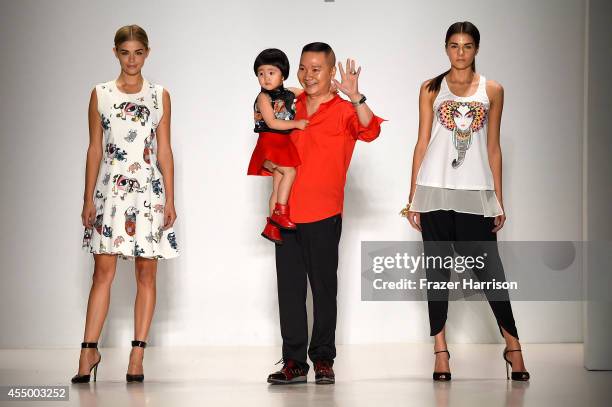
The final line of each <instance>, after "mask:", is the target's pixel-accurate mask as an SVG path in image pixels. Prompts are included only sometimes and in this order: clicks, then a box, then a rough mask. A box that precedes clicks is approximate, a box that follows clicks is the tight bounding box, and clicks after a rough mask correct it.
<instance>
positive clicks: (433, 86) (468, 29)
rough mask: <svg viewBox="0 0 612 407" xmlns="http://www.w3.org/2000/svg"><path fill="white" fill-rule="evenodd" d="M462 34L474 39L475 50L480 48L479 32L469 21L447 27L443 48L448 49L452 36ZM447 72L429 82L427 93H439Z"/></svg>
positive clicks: (473, 66)
mask: <svg viewBox="0 0 612 407" xmlns="http://www.w3.org/2000/svg"><path fill="white" fill-rule="evenodd" d="M463 33H465V34H467V35H469V36H471V37H472V38H473V39H474V44H475V45H476V49H478V47H479V46H480V32H479V31H478V28H476V26H475V25H474V24H472V23H470V22H469V21H461V22H458V23H454V24H453V25H451V26H450V27H448V30H446V38H445V39H444V46H445V47H448V40H449V39H450V37H452V36H453V35H454V34H463ZM472 71H474V72H476V58H474V60H473V61H472ZM449 72H450V69H449V70H448V71H446V72H443V73H441V74H440V75H438V76H436V77H435V78H433V79H431V80H430V81H429V84H428V85H427V90H428V91H429V92H437V91H439V90H440V85H441V84H442V79H443V78H444V77H445V76H446V74H448V73H449Z"/></svg>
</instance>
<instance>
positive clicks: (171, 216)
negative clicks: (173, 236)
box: [164, 202, 176, 230]
mask: <svg viewBox="0 0 612 407" xmlns="http://www.w3.org/2000/svg"><path fill="white" fill-rule="evenodd" d="M175 220H176V209H174V202H166V205H165V206H164V230H167V229H169V228H171V227H172V225H174V221H175Z"/></svg>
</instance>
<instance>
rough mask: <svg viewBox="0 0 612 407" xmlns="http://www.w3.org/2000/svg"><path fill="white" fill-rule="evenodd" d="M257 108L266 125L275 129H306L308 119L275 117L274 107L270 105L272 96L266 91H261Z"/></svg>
mask: <svg viewBox="0 0 612 407" xmlns="http://www.w3.org/2000/svg"><path fill="white" fill-rule="evenodd" d="M257 108H258V109H259V111H260V112H261V116H262V117H263V119H264V121H265V122H266V125H267V126H268V127H269V128H271V129H274V130H291V129H301V130H304V128H305V127H306V124H308V121H307V120H279V119H277V118H276V117H274V109H272V106H271V105H270V97H269V96H268V95H266V94H265V93H260V94H259V96H257Z"/></svg>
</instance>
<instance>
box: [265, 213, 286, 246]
mask: <svg viewBox="0 0 612 407" xmlns="http://www.w3.org/2000/svg"><path fill="white" fill-rule="evenodd" d="M266 221H267V223H266V227H265V228H264V230H263V232H261V235H262V236H263V237H265V238H266V239H268V240H269V241H271V242H274V243H276V244H283V238H282V237H281V233H280V230H279V229H278V228H277V227H276V225H274V224H273V223H271V222H270V218H266Z"/></svg>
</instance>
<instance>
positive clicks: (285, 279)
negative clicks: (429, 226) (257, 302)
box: [268, 42, 383, 384]
mask: <svg viewBox="0 0 612 407" xmlns="http://www.w3.org/2000/svg"><path fill="white" fill-rule="evenodd" d="M338 69H339V71H340V76H341V82H338V81H337V80H335V79H334V76H335V74H336V57H335V55H334V51H333V50H332V49H331V47H330V46H329V45H327V44H325V43H321V42H315V43H311V44H308V45H306V46H304V48H303V49H302V55H301V58H300V66H299V70H298V79H299V81H300V83H301V84H302V86H303V88H304V93H302V94H301V95H300V96H298V98H297V102H296V116H295V120H300V119H307V120H308V121H309V124H308V126H307V127H306V128H305V129H304V130H294V131H293V132H292V133H291V140H292V141H293V143H294V144H295V147H296V148H297V150H298V153H299V155H300V159H301V161H302V164H301V165H300V166H299V167H297V174H296V178H295V181H294V183H293V187H292V190H291V195H290V197H289V207H290V208H291V220H292V221H293V222H295V223H296V224H297V229H296V230H295V231H289V230H283V231H282V239H283V244H282V245H277V246H276V275H277V284H278V303H279V311H280V325H281V336H282V338H283V362H284V365H283V368H282V369H281V370H279V371H278V372H275V373H272V374H271V375H269V376H268V383H272V384H290V383H304V382H306V376H307V373H308V369H309V366H308V364H307V363H306V354H307V353H308V357H310V360H311V361H312V362H313V363H314V369H315V381H316V383H318V384H330V383H334V381H335V376H334V371H333V368H332V366H333V361H334V358H335V356H336V347H335V331H336V293H337V290H338V283H337V270H338V244H339V242H340V234H341V230H342V206H343V202H344V184H345V181H346V172H347V170H348V167H349V164H350V162H351V156H352V154H353V149H354V148H355V142H356V141H357V140H363V141H366V142H369V141H372V140H374V139H375V138H377V137H378V135H379V133H380V123H381V122H382V121H383V120H382V119H380V118H379V117H376V116H375V115H374V114H373V113H372V111H371V110H370V108H369V107H368V105H367V104H366V103H365V100H366V98H365V96H364V95H363V94H361V93H359V89H358V78H359V73H360V72H361V67H360V68H359V69H357V70H355V61H352V60H347V62H346V72H345V70H344V68H343V66H342V63H339V64H338ZM332 81H333V82H334V83H335V85H336V87H337V88H338V90H339V91H341V92H342V93H344V94H345V95H346V96H347V97H348V98H349V99H350V102H349V101H347V100H344V99H342V98H340V97H339V96H338V95H337V94H336V93H334V92H332V90H331V84H332ZM307 277H308V280H309V281H310V288H311V291H312V297H313V306H314V307H313V308H314V316H313V317H314V318H313V319H314V322H313V330H312V338H311V340H310V346H309V347H308V323H307V315H306V289H307V287H306V284H307ZM307 351H308V352H307Z"/></svg>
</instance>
